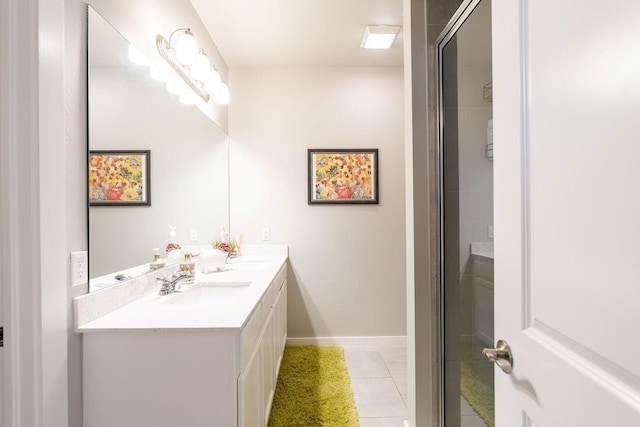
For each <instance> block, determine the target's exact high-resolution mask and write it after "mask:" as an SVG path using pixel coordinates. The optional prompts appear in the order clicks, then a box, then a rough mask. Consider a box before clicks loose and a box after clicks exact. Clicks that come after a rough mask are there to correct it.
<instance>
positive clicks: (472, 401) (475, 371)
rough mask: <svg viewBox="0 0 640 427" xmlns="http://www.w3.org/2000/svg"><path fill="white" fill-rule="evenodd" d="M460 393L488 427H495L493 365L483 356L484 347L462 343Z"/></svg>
mask: <svg viewBox="0 0 640 427" xmlns="http://www.w3.org/2000/svg"><path fill="white" fill-rule="evenodd" d="M460 356H461V357H460V359H461V361H460V393H461V394H462V396H463V397H464V398H465V399H466V400H467V402H469V406H471V408H473V410H474V411H475V412H476V413H477V414H478V415H479V416H480V418H482V420H483V421H484V422H485V424H486V425H487V426H488V427H494V426H495V413H494V402H493V395H494V384H493V363H489V362H488V361H487V360H486V359H485V358H484V356H482V345H481V344H480V343H479V342H472V341H471V340H461V342H460Z"/></svg>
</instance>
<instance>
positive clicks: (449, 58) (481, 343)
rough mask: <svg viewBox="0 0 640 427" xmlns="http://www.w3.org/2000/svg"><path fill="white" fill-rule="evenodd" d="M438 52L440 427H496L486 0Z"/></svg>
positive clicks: (450, 31) (465, 10) (449, 32)
mask: <svg viewBox="0 0 640 427" xmlns="http://www.w3.org/2000/svg"><path fill="white" fill-rule="evenodd" d="M438 54H439V55H438V58H439V64H438V65H439V67H438V68H439V76H440V79H439V93H440V105H439V120H440V182H441V188H440V194H441V196H440V197H441V239H442V254H441V255H442V257H441V260H442V265H441V278H442V280H441V297H442V302H443V304H442V316H441V320H442V336H443V341H442V354H441V357H442V362H443V363H442V365H443V366H442V368H443V375H442V397H443V401H444V402H443V403H444V408H443V416H444V426H445V427H477V426H485V425H486V426H493V425H494V391H493V364H492V363H489V362H488V361H486V359H485V358H484V357H483V355H482V349H483V348H485V347H493V343H494V336H493V261H494V260H493V167H492V166H493V163H492V159H493V143H492V132H493V124H492V75H491V3H490V0H481V1H478V0H475V1H469V2H465V3H464V4H463V5H462V6H461V8H460V10H459V11H458V13H456V15H455V16H454V18H453V20H452V22H451V23H450V24H449V25H448V26H447V29H446V30H445V32H444V33H443V34H442V35H441V36H440V38H439V41H438Z"/></svg>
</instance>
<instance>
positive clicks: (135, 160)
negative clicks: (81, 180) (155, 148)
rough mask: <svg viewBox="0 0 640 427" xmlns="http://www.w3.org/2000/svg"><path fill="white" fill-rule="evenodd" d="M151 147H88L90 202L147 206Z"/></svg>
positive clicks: (101, 204)
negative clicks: (134, 148) (113, 149)
mask: <svg viewBox="0 0 640 427" xmlns="http://www.w3.org/2000/svg"><path fill="white" fill-rule="evenodd" d="M150 157H151V151H150V150H121V151H107V150H101V151H90V152H89V205H90V206H150V205H151V174H150V164H151V160H150Z"/></svg>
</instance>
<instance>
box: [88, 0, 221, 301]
mask: <svg viewBox="0 0 640 427" xmlns="http://www.w3.org/2000/svg"><path fill="white" fill-rule="evenodd" d="M88 14H89V33H88V44H89V55H88V57H89V59H88V67H89V79H88V81H89V87H88V93H89V102H88V109H89V114H88V116H89V151H94V150H110V151H118V150H120V151H123V150H136V151H144V150H149V151H150V171H149V172H150V173H149V182H148V183H147V184H149V185H150V190H151V194H150V200H151V202H152V203H151V204H150V205H148V206H145V205H138V206H91V207H90V208H89V269H90V280H89V290H90V291H95V290H97V289H100V288H103V287H105V286H108V285H112V284H114V283H116V282H117V279H116V276H117V275H121V276H123V277H129V276H131V277H133V276H135V275H138V274H141V273H142V272H145V271H147V270H148V269H149V268H148V267H149V262H151V260H152V259H153V250H154V249H155V248H160V253H161V254H162V256H163V257H165V256H166V255H165V247H166V245H167V243H168V233H169V227H170V226H175V227H176V241H177V243H179V244H180V245H181V246H182V247H183V248H195V249H194V251H196V252H197V250H198V246H199V245H208V244H209V242H210V241H211V240H212V239H214V238H216V237H217V236H218V235H219V232H220V227H222V226H225V227H227V229H228V227H229V184H228V175H229V173H228V172H229V171H228V151H229V150H228V144H229V142H228V138H227V135H226V134H225V133H224V132H223V131H222V130H221V129H220V128H219V127H217V126H216V125H215V124H214V123H213V122H212V121H211V120H210V119H209V118H208V117H206V116H205V115H204V114H203V113H202V112H201V111H200V110H199V109H197V108H196V107H195V106H193V105H186V104H183V103H181V102H180V101H179V100H178V96H177V95H174V94H171V93H168V92H167V91H166V90H165V84H164V83H163V82H160V81H156V80H153V79H152V78H151V77H150V74H149V67H148V66H143V65H139V64H135V63H133V62H131V61H130V60H129V58H128V48H129V43H128V42H127V40H126V39H125V38H124V37H123V36H122V35H121V34H120V33H118V32H117V31H116V30H115V29H114V28H113V27H112V26H111V25H110V24H109V23H108V22H107V21H105V20H104V19H103V18H102V16H100V15H99V14H98V13H97V12H96V11H95V10H93V9H92V8H91V7H89V8H88ZM152 36H154V35H152ZM110 172H111V173H108V174H107V175H108V176H107V179H108V180H109V182H108V183H106V184H104V185H105V186H107V185H116V184H117V182H118V181H123V180H126V177H122V176H119V174H118V173H117V171H110ZM123 178H124V179H123ZM117 185H122V184H117ZM111 194H114V192H112V193H111ZM133 267H138V268H136V269H134V270H129V269H131V268H133Z"/></svg>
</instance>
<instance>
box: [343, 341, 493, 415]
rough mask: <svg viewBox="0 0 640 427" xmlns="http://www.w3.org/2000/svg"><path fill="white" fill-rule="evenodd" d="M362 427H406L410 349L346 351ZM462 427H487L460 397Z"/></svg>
mask: <svg viewBox="0 0 640 427" xmlns="http://www.w3.org/2000/svg"><path fill="white" fill-rule="evenodd" d="M344 357H345V361H346V362H347V369H348V370H349V377H350V378H351V388H352V389H353V397H354V399H355V401H356V408H357V410H358V416H359V421H360V427H403V425H404V424H403V423H404V420H406V419H407V415H408V414H407V349H406V347H378V348H366V349H356V348H345V349H344ZM460 407H461V415H462V419H461V427H486V426H485V423H484V422H483V421H482V419H481V418H480V417H479V416H478V415H477V414H476V413H475V412H474V410H473V409H472V408H471V407H470V406H469V404H468V403H467V401H466V400H464V399H463V398H462V397H460Z"/></svg>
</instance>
